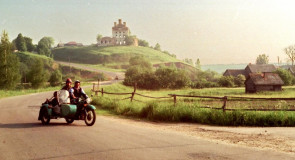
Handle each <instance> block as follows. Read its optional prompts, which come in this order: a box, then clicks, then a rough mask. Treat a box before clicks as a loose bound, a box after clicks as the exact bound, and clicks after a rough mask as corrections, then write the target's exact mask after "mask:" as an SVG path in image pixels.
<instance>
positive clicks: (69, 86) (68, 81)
mask: <svg viewBox="0 0 295 160" xmlns="http://www.w3.org/2000/svg"><path fill="white" fill-rule="evenodd" d="M71 88H72V80H71V78H68V79H67V80H66V85H65V86H64V87H62V89H64V90H67V91H70V89H71Z"/></svg>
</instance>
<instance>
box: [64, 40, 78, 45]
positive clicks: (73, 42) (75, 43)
mask: <svg viewBox="0 0 295 160" xmlns="http://www.w3.org/2000/svg"><path fill="white" fill-rule="evenodd" d="M66 45H77V42H75V41H71V42H68V43H66Z"/></svg>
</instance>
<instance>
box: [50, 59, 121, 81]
mask: <svg viewBox="0 0 295 160" xmlns="http://www.w3.org/2000/svg"><path fill="white" fill-rule="evenodd" d="M55 62H57V63H59V64H62V65H65V66H72V67H75V68H79V69H84V70H88V71H92V72H101V73H104V74H106V75H108V76H110V77H112V78H113V79H115V77H118V79H120V80H122V79H124V78H125V73H124V72H111V71H105V70H101V69H95V68H92V67H88V66H85V65H81V64H77V63H69V62H62V61H55Z"/></svg>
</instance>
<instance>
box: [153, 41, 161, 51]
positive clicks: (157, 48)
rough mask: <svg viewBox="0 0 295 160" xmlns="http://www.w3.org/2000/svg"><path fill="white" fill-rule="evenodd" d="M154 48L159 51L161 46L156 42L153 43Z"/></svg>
mask: <svg viewBox="0 0 295 160" xmlns="http://www.w3.org/2000/svg"><path fill="white" fill-rule="evenodd" d="M154 49H155V50H157V51H161V46H160V44H159V43H157V44H156V45H155V47H154Z"/></svg>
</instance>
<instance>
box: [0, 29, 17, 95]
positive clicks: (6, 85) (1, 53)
mask: <svg viewBox="0 0 295 160" xmlns="http://www.w3.org/2000/svg"><path fill="white" fill-rule="evenodd" d="M11 48H12V44H11V43H10V42H9V37H8V34H7V33H6V32H5V31H3V33H2V35H1V43H0V77H1V78H0V89H13V88H15V87H16V85H17V83H18V82H20V74H19V59H18V58H17V57H16V55H14V54H12V50H11Z"/></svg>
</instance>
